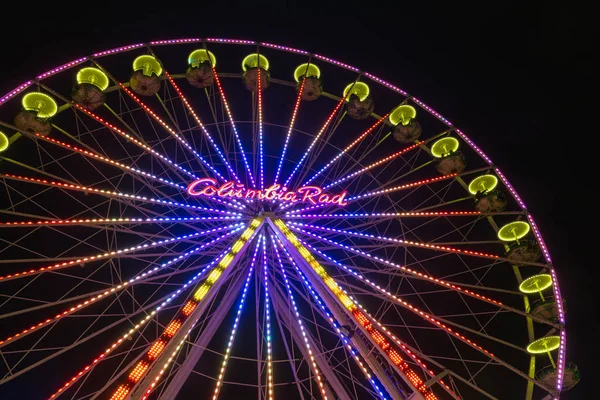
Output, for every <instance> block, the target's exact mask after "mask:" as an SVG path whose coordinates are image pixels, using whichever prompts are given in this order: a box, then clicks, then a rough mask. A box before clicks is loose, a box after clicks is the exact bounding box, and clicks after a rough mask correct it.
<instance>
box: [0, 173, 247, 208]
mask: <svg viewBox="0 0 600 400" xmlns="http://www.w3.org/2000/svg"><path fill="white" fill-rule="evenodd" d="M2 176H3V177H4V178H5V179H12V180H16V181H22V182H28V183H37V184H41V185H45V186H54V187H60V188H61V189H68V190H76V191H79V192H93V193H100V194H102V195H107V196H114V197H118V198H126V199H132V200H141V201H145V202H148V203H156V204H162V205H167V206H175V207H180V208H181V207H182V208H190V209H193V210H202V211H209V212H215V213H220V214H227V215H236V216H242V214H240V213H238V212H233V211H224V210H217V209H213V208H207V207H201V206H194V205H190V204H184V203H178V202H176V201H167V200H161V199H154V198H151V197H145V196H138V195H135V194H127V193H119V192H114V191H111V190H105V189H96V188H91V187H88V186H80V185H72V184H70V183H63V182H56V181H47V180H45V179H37V178H29V177H26V176H20V175H13V174H2Z"/></svg>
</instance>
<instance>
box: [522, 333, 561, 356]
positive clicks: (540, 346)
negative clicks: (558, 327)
mask: <svg viewBox="0 0 600 400" xmlns="http://www.w3.org/2000/svg"><path fill="white" fill-rule="evenodd" d="M559 347H560V336H546V337H543V338H540V339H537V340H534V341H533V342H531V343H530V344H529V346H527V352H528V353H530V354H543V353H549V352H551V351H552V350H556V349H558V348H559Z"/></svg>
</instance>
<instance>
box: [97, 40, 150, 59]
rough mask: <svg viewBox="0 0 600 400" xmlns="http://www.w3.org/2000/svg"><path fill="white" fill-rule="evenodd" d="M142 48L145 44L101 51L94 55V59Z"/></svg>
mask: <svg viewBox="0 0 600 400" xmlns="http://www.w3.org/2000/svg"><path fill="white" fill-rule="evenodd" d="M142 46H144V43H137V44H132V45H129V46H123V47H117V48H115V49H111V50H105V51H101V52H100V53H94V54H92V57H102V56H106V55H109V54H115V53H121V52H123V51H128V50H133V49H137V48H138V47H142Z"/></svg>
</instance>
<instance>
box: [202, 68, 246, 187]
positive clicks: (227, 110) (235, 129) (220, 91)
mask: <svg viewBox="0 0 600 400" xmlns="http://www.w3.org/2000/svg"><path fill="white" fill-rule="evenodd" d="M212 71H213V75H214V77H215V82H216V83H217V87H218V89H219V93H220V95H221V99H222V100H223V105H224V106H225V111H226V112H227V116H228V117H229V122H231V127H232V128H233V134H234V135H235V139H236V142H237V145H238V147H239V148H240V153H242V159H243V160H244V165H245V166H246V173H247V175H248V177H249V178H250V182H251V183H252V187H256V183H255V182H254V177H253V176H252V170H251V169H250V164H248V160H247V159H246V152H245V151H244V146H243V145H242V141H241V140H240V135H239V134H238V131H237V128H236V127H235V122H234V120H233V115H232V114H231V109H230V108H229V103H228V102H227V98H226V97H225V91H224V90H223V86H221V80H220V79H219V74H217V70H216V69H215V67H214V66H212Z"/></svg>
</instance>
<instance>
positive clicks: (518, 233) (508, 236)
mask: <svg viewBox="0 0 600 400" xmlns="http://www.w3.org/2000/svg"><path fill="white" fill-rule="evenodd" d="M529 229H530V227H529V224H528V223H527V222H525V221H515V222H511V223H509V224H506V225H504V226H503V227H502V228H500V230H499V231H498V239H500V240H504V241H505V242H512V241H513V240H519V239H521V238H522V237H523V236H525V235H527V234H528V233H529Z"/></svg>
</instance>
